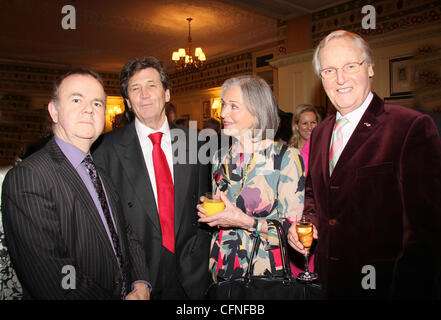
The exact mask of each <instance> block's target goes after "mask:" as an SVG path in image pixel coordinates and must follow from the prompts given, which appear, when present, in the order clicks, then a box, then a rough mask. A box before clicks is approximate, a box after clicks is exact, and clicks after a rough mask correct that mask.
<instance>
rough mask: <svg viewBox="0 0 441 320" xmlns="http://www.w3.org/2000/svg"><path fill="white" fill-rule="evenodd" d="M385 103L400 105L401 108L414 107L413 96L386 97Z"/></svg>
mask: <svg viewBox="0 0 441 320" xmlns="http://www.w3.org/2000/svg"><path fill="white" fill-rule="evenodd" d="M384 102H386V103H393V104H399V105H401V106H405V107H409V108H412V107H413V106H414V100H413V96H395V97H386V98H384Z"/></svg>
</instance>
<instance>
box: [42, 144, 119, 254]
mask: <svg viewBox="0 0 441 320" xmlns="http://www.w3.org/2000/svg"><path fill="white" fill-rule="evenodd" d="M48 148H49V152H50V154H51V156H52V158H53V159H54V161H55V162H56V163H57V165H58V170H57V171H58V172H59V174H60V176H62V177H63V178H64V179H63V181H64V183H66V185H67V186H68V189H69V190H71V192H72V196H73V197H75V198H76V199H78V201H79V202H80V203H81V204H82V205H83V208H84V209H85V210H83V211H82V212H81V214H83V215H84V217H86V218H87V219H88V220H89V221H90V222H91V223H92V225H94V226H95V229H96V231H97V232H96V237H97V238H99V240H100V241H101V242H103V243H105V244H106V245H105V248H107V249H108V254H109V255H111V256H112V257H113V258H115V262H117V261H116V257H115V254H114V252H113V249H112V245H111V243H110V240H109V237H108V236H107V233H106V230H105V228H104V225H103V222H102V220H101V218H100V215H99V212H98V210H97V208H96V206H95V203H94V202H93V199H92V197H91V196H90V194H89V191H88V190H87V188H86V186H85V185H84V182H83V180H81V178H80V176H79V175H78V173H77V171H76V170H75V168H74V167H73V166H72V164H71V163H70V162H69V160H68V159H67V158H66V156H65V155H64V153H63V152H62V151H61V149H60V148H59V147H58V145H57V143H56V142H55V140H54V139H53V140H51V141H50V142H48Z"/></svg>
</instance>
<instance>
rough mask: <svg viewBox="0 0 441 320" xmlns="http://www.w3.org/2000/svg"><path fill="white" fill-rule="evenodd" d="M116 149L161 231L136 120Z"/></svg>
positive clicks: (138, 194) (139, 200)
mask: <svg viewBox="0 0 441 320" xmlns="http://www.w3.org/2000/svg"><path fill="white" fill-rule="evenodd" d="M115 149H116V154H118V155H119V157H120V161H121V163H122V166H123V168H124V170H125V171H126V173H127V177H128V180H129V181H130V184H131V185H132V186H133V189H134V190H135V194H136V198H137V200H138V203H139V206H140V208H143V209H144V210H145V212H146V213H147V216H148V217H149V219H150V220H151V222H152V223H153V225H154V226H155V228H156V229H157V231H158V232H159V233H161V226H160V223H159V214H158V208H157V207H156V201H155V197H154V194H153V189H152V183H151V181H150V177H149V173H148V170H147V167H146V165H145V161H144V156H143V154H142V150H141V146H140V144H139V140H138V135H137V134H136V129H135V122H134V121H133V122H132V123H130V124H129V125H127V127H126V130H125V131H124V134H123V136H122V139H121V142H119V143H116V144H115ZM140 219H143V217H140ZM140 222H141V221H140Z"/></svg>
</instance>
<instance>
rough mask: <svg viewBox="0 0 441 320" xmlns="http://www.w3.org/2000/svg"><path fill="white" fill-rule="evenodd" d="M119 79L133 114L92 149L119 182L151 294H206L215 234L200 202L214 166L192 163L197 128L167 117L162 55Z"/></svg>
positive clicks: (132, 66) (130, 66)
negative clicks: (202, 222) (204, 221)
mask: <svg viewBox="0 0 441 320" xmlns="http://www.w3.org/2000/svg"><path fill="white" fill-rule="evenodd" d="M120 80H121V92H122V96H123V98H124V101H125V106H126V115H127V116H128V117H129V118H130V119H129V120H130V121H131V122H130V123H129V124H128V125H126V126H125V127H123V128H120V129H118V130H115V131H112V132H110V133H108V134H106V135H104V136H103V137H102V139H101V140H102V141H100V142H99V143H98V144H97V146H96V150H95V151H94V152H93V157H94V159H95V162H96V163H97V165H98V166H100V167H101V168H102V169H104V170H105V171H106V173H107V174H108V175H109V176H110V177H111V179H112V182H113V183H114V184H115V185H116V186H117V189H118V193H119V196H120V198H121V200H122V204H123V210H124V214H125V218H126V220H127V221H128V222H129V224H130V225H131V226H132V228H133V230H134V232H135V234H136V235H137V237H138V239H140V241H141V244H142V246H143V247H144V250H145V254H146V260H147V261H146V262H147V265H148V267H149V271H150V275H151V278H152V299H174V300H176V299H201V298H203V296H204V293H205V290H206V289H207V287H208V285H209V274H208V254H209V245H210V236H209V234H208V232H207V231H205V230H203V229H201V228H200V227H199V224H198V223H197V220H198V216H197V214H196V209H195V208H196V205H197V203H198V200H199V197H200V195H201V194H203V193H204V192H206V191H208V189H209V185H208V181H209V180H208V174H209V172H208V167H207V166H206V165H201V164H199V163H190V161H189V159H190V157H189V150H191V147H189V141H188V138H189V136H190V135H191V133H190V132H189V130H188V129H184V128H179V127H177V126H176V125H174V124H172V123H169V122H168V121H167V117H166V113H165V104H166V103H167V102H169V100H170V83H169V80H168V75H167V72H166V70H165V69H164V68H163V66H162V64H161V63H160V62H159V61H158V60H157V59H156V58H154V57H147V58H144V59H133V60H131V61H129V62H128V63H127V64H126V65H125V66H124V68H123V70H122V71H121V78H120ZM174 149H176V150H177V151H178V153H179V152H185V157H183V155H182V154H177V153H175V152H173V150H174ZM195 151H197V150H195ZM182 159H184V161H181V160H182Z"/></svg>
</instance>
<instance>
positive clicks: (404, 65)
mask: <svg viewBox="0 0 441 320" xmlns="http://www.w3.org/2000/svg"><path fill="white" fill-rule="evenodd" d="M412 58H413V57H410V56H409V57H402V58H396V59H391V60H389V76H390V95H391V96H397V95H409V94H411V93H412V78H413V75H412V66H411V59H412Z"/></svg>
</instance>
